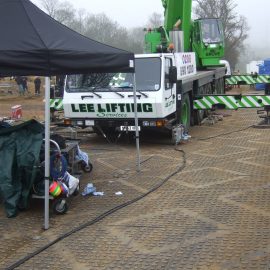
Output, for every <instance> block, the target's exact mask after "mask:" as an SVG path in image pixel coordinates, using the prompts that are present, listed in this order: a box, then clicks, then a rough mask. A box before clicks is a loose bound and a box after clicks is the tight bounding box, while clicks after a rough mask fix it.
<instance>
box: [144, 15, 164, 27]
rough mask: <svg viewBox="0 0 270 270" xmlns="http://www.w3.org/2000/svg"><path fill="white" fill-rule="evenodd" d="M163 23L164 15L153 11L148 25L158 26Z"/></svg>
mask: <svg viewBox="0 0 270 270" xmlns="http://www.w3.org/2000/svg"><path fill="white" fill-rule="evenodd" d="M161 25H163V15H162V14H160V13H156V12H154V13H152V15H151V16H150V17H149V19H148V22H147V27H151V28H157V27H160V26H161Z"/></svg>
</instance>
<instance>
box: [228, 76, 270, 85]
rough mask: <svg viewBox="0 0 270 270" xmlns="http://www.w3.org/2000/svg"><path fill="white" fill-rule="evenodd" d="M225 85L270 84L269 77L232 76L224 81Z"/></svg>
mask: <svg viewBox="0 0 270 270" xmlns="http://www.w3.org/2000/svg"><path fill="white" fill-rule="evenodd" d="M225 82H226V84H227V85H250V84H256V83H270V76H269V75H232V76H229V77H227V78H226V80H225Z"/></svg>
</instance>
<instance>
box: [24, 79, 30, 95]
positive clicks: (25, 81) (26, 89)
mask: <svg viewBox="0 0 270 270" xmlns="http://www.w3.org/2000/svg"><path fill="white" fill-rule="evenodd" d="M22 85H23V91H24V93H23V95H24V94H25V92H27V93H28V94H29V91H28V86H27V77H22Z"/></svg>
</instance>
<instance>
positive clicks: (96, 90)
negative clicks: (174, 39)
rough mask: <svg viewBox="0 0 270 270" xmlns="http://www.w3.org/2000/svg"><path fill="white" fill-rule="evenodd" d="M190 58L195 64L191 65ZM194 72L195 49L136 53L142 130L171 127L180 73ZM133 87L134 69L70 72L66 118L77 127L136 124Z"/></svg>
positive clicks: (108, 127) (183, 75) (117, 126)
mask: <svg viewBox="0 0 270 270" xmlns="http://www.w3.org/2000/svg"><path fill="white" fill-rule="evenodd" d="M180 62H181V64H180ZM190 62H192V63H193V64H194V65H193V66H190ZM188 67H189V68H188ZM194 71H195V72H196V66H195V56H194V55H193V54H192V53H178V54H173V53H164V54H162V53H161V54H141V55H136V56H135V72H136V76H135V77H136V80H135V81H136V98H137V111H138V118H139V125H140V128H141V129H144V128H150V127H159V128H166V127H167V128H169V127H170V125H171V120H172V119H175V114H176V103H177V91H176V87H177V83H176V81H177V77H178V79H179V77H182V78H184V77H187V76H188V75H191V74H193V73H194ZM173 73H175V78H174V79H173ZM189 73H190V74H189ZM133 87H134V75H133V74H132V73H92V74H77V75H68V76H67V77H66V82H65V92H64V99H63V106H64V112H65V117H66V118H69V119H70V120H71V122H72V124H73V125H76V126H82V127H87V126H92V127H94V129H102V130H104V131H107V130H108V129H110V130H119V129H120V127H122V126H134V94H133Z"/></svg>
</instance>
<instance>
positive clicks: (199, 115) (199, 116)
mask: <svg viewBox="0 0 270 270" xmlns="http://www.w3.org/2000/svg"><path fill="white" fill-rule="evenodd" d="M204 117H205V111H204V110H194V112H193V123H192V124H193V125H200V124H201V122H202V120H203V119H204Z"/></svg>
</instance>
